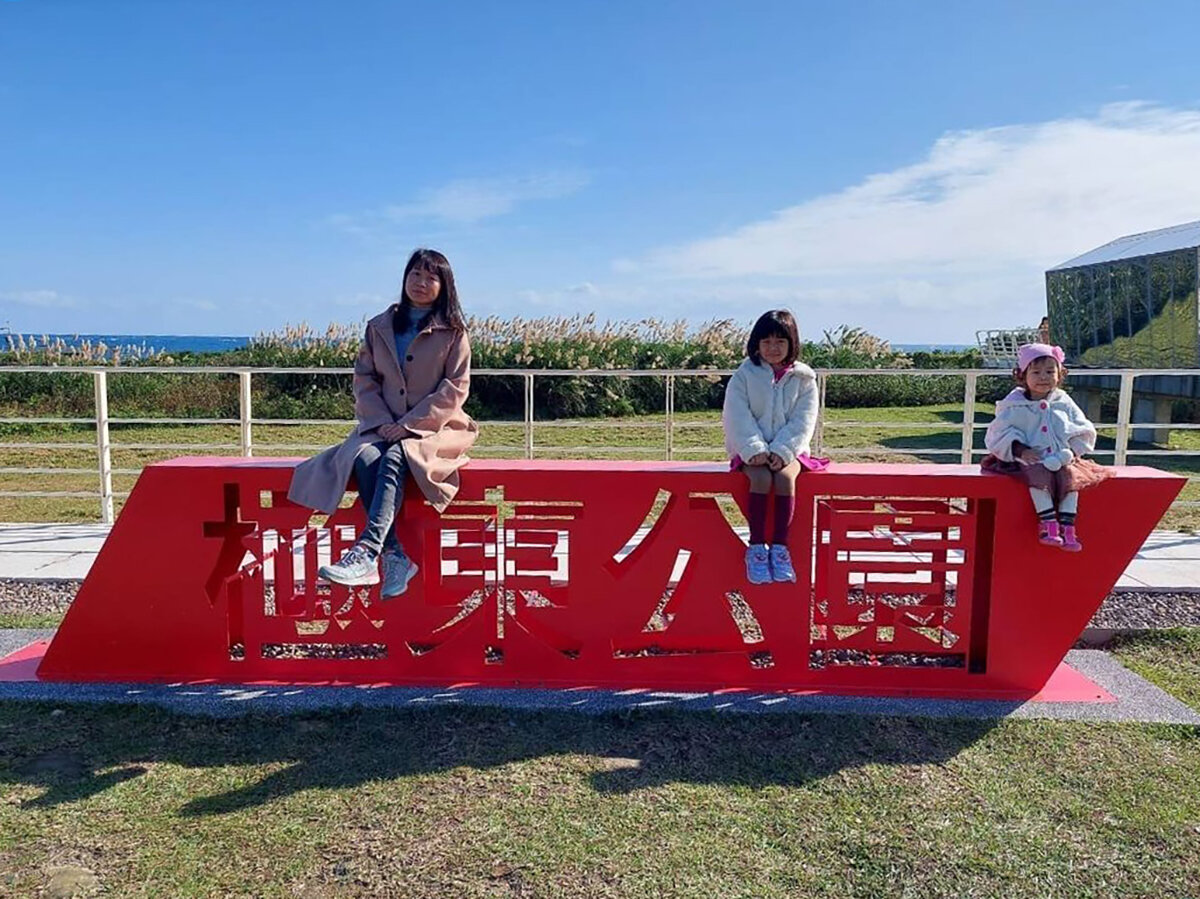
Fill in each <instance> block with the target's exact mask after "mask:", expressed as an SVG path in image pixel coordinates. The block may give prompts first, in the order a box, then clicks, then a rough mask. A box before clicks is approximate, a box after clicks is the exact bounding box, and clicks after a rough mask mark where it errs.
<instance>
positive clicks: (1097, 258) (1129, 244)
mask: <svg viewBox="0 0 1200 899" xmlns="http://www.w3.org/2000/svg"><path fill="white" fill-rule="evenodd" d="M1192 247H1200V222H1188V223H1187V224H1186V225H1174V226H1172V227H1170V228H1159V229H1158V230H1157V231H1144V232H1142V233H1141V234H1130V235H1128V236H1127V237H1118V238H1117V239H1116V240H1114V241H1112V242H1111V243H1106V244H1105V245H1104V246H1102V247H1097V248H1096V249H1094V250H1091V251H1089V252H1087V253H1084V254H1083V255H1082V256H1076V257H1075V258H1074V259H1068V260H1067V261H1066V262H1064V263H1062V265H1056V266H1054V268H1052V269H1050V271H1052V272H1056V271H1060V270H1061V269H1065V268H1078V267H1079V266H1081V265H1093V264H1095V263H1097V262H1116V261H1117V260H1118V259H1133V258H1134V257H1135V256H1150V255H1151V254H1153V253H1169V252H1170V251H1171V250H1188V249H1191V248H1192Z"/></svg>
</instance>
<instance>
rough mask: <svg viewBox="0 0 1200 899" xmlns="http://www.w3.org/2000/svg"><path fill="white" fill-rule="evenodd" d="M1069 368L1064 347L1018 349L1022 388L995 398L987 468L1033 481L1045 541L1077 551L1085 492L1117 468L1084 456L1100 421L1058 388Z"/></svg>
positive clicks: (1029, 483)
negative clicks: (1077, 523)
mask: <svg viewBox="0 0 1200 899" xmlns="http://www.w3.org/2000/svg"><path fill="white" fill-rule="evenodd" d="M1066 373H1067V370H1066V368H1064V367H1063V351H1062V349H1061V348H1060V347H1056V346H1051V345H1049V344H1045V343H1027V344H1025V345H1024V346H1022V347H1020V348H1019V349H1018V350H1017V367H1016V369H1015V370H1014V371H1013V377H1014V379H1015V380H1016V382H1017V387H1016V388H1015V389H1014V390H1013V391H1012V392H1011V393H1009V395H1008V396H1006V397H1005V398H1004V399H1002V400H1000V402H998V403H996V417H995V418H994V419H993V420H992V423H991V424H989V425H988V429H987V434H986V436H985V437H984V443H985V444H986V446H987V448H988V453H989V455H988V456H986V457H985V458H984V460H983V468H984V470H985V471H995V472H1001V473H1005V474H1015V475H1017V476H1019V477H1020V478H1021V479H1022V480H1023V481H1024V482H1025V484H1026V485H1027V486H1028V487H1029V495H1030V497H1031V498H1032V499H1033V508H1034V511H1035V512H1037V516H1038V540H1039V541H1040V542H1041V543H1044V544H1046V545H1047V546H1057V547H1059V548H1061V549H1065V550H1067V551H1068V552H1079V550H1081V549H1083V544H1082V543H1080V542H1079V537H1078V535H1077V534H1076V532H1075V520H1076V513H1077V511H1078V508H1079V491H1080V490H1083V489H1084V488H1086V487H1091V486H1093V485H1094V484H1098V483H1100V481H1102V480H1104V479H1105V478H1106V477H1108V476H1109V475H1111V474H1112V471H1111V470H1110V469H1107V468H1104V467H1103V466H1101V465H1097V464H1096V463H1095V462H1093V461H1091V460H1090V459H1085V458H1084V455H1085V454H1086V453H1090V452H1091V451H1092V450H1093V449H1094V448H1095V446H1096V427H1095V425H1093V424H1092V423H1091V422H1090V421H1088V420H1087V416H1086V415H1084V414H1083V410H1082V409H1080V408H1079V406H1077V405H1076V404H1075V401H1074V400H1072V399H1071V398H1070V397H1069V396H1068V395H1067V394H1066V393H1065V392H1064V391H1062V390H1061V389H1059V388H1060V386H1061V384H1062V382H1063V379H1064V378H1065V377H1066Z"/></svg>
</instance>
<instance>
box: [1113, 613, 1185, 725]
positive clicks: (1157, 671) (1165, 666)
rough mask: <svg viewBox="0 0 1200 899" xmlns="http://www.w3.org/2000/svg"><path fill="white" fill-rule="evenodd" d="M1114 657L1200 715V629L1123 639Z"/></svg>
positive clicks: (1146, 634) (1155, 632) (1161, 632)
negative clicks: (1199, 712)
mask: <svg viewBox="0 0 1200 899" xmlns="http://www.w3.org/2000/svg"><path fill="white" fill-rule="evenodd" d="M1113 653H1114V654H1115V655H1116V656H1117V658H1118V659H1120V660H1121V663H1122V664H1124V665H1125V666H1126V667H1127V668H1130V669H1132V670H1133V671H1136V672H1137V673H1138V674H1140V675H1141V676H1142V677H1144V678H1146V679H1147V680H1149V681H1152V682H1153V683H1155V684H1157V685H1158V686H1160V687H1162V688H1163V689H1164V690H1166V691H1167V692H1168V693H1171V694H1173V695H1174V696H1175V697H1176V698H1178V699H1181V700H1182V701H1183V702H1186V703H1187V704H1188V705H1190V706H1191V707H1192V708H1194V709H1196V710H1198V711H1200V628H1197V627H1177V628H1171V629H1169V630H1161V631H1150V632H1147V633H1145V634H1138V635H1137V636H1130V637H1125V638H1122V639H1121V640H1120V641H1118V642H1117V644H1116V645H1115V646H1114V647H1113Z"/></svg>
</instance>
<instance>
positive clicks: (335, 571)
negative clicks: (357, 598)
mask: <svg viewBox="0 0 1200 899" xmlns="http://www.w3.org/2000/svg"><path fill="white" fill-rule="evenodd" d="M317 574H318V575H319V576H320V577H323V578H325V580H327V581H330V582H331V583H334V584H341V585H342V586H343V587H369V586H371V585H372V584H378V583H379V566H378V565H376V564H375V559H374V558H373V557H372V556H371V555H370V553H368V552H367V551H366V550H364V549H361V548H359V547H357V546H352V547H350V549H348V550H346V551H345V552H344V553H342V557H341V558H340V559H338V560H337V561H336V562H334V563H333V564H332V565H322V566H321V567H320V568H319V569H318V570H317Z"/></svg>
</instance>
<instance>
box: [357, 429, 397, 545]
mask: <svg viewBox="0 0 1200 899" xmlns="http://www.w3.org/2000/svg"><path fill="white" fill-rule="evenodd" d="M407 473H408V460H407V459H405V458H404V448H403V447H402V446H401V445H400V444H399V443H389V442H388V441H386V440H383V441H380V442H379V443H370V444H367V445H366V446H364V447H363V448H362V449H360V450H359V451H358V455H357V456H356V457H355V458H354V479H355V480H356V481H357V482H358V498H359V500H360V501H361V502H362V505H363V509H365V510H366V513H367V526H366V528H365V529H364V530H363V532H362V533H361V534H359V536H358V545H359V546H362V547H364V548H366V549H368V550H370V551H371V552H373V553H374V554H375V555H376V556H378V555H379V554H380V552H382V551H383V550H385V549H387V550H399V549H400V544H399V542H398V541H397V540H396V529H395V528H393V527H392V524H393V522H395V520H396V512H397V511H399V509H400V503H401V502H402V501H403V500H404V476H405V475H406V474H407Z"/></svg>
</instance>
